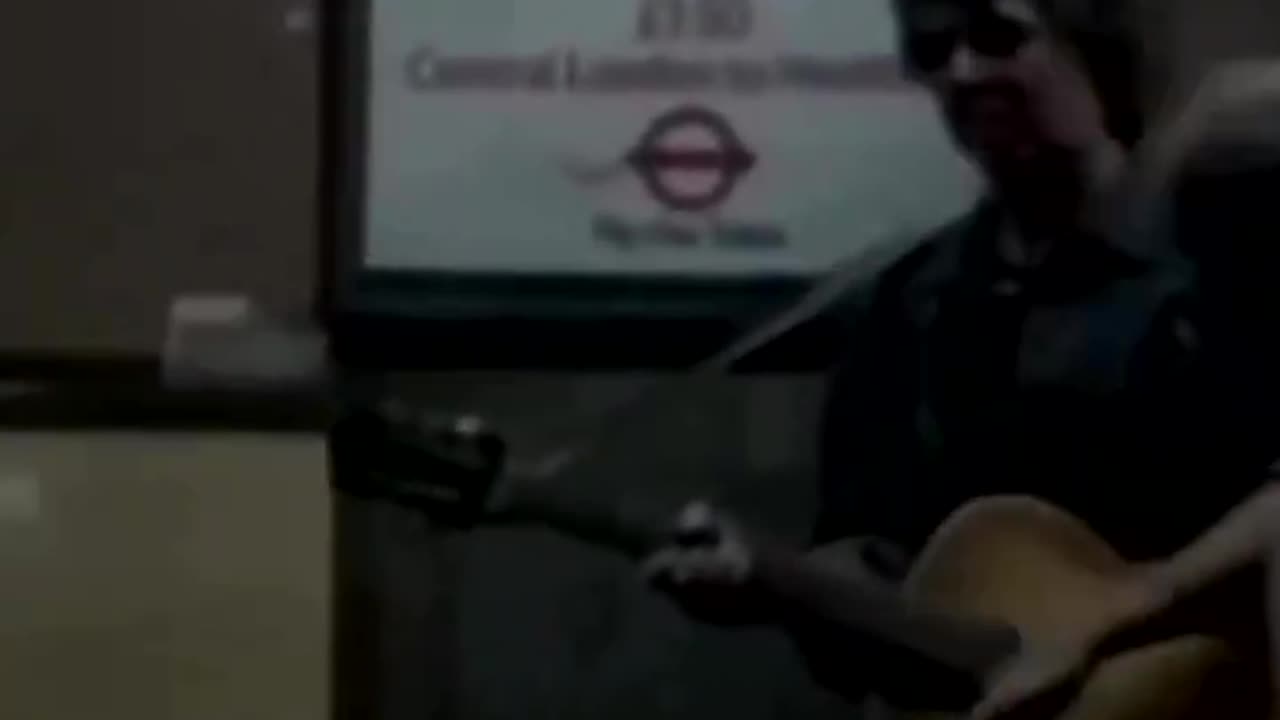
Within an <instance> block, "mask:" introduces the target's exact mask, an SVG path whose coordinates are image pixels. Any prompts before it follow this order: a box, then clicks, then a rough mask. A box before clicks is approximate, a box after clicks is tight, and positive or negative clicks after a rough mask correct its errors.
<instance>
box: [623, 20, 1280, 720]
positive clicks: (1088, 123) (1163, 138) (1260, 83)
mask: <svg viewBox="0 0 1280 720" xmlns="http://www.w3.org/2000/svg"><path fill="white" fill-rule="evenodd" d="M1127 6H1128V3H1124V2H1115V1H1114V0H1113V1H1111V2H1106V1H1099V0H896V1H895V8H896V11H897V17H898V21H899V30H900V39H901V48H902V53H903V60H904V65H905V67H906V68H907V70H908V71H909V72H910V74H911V75H912V77H914V78H915V79H916V80H917V81H919V83H920V84H921V85H922V86H923V87H924V88H926V89H927V90H928V91H929V92H930V93H931V94H932V95H933V96H934V97H935V98H936V100H937V104H938V107H939V109H940V111H941V113H942V115H943V117H944V119H945V121H946V123H947V126H948V128H949V129H950V132H951V134H952V136H953V138H954V140H955V142H956V144H957V146H958V147H959V149H960V150H961V151H962V152H964V153H965V154H966V155H967V156H968V157H970V158H971V159H972V160H973V162H974V163H975V165H976V166H977V167H979V168H980V169H981V170H982V172H983V174H984V176H985V178H986V180H987V187H988V192H987V193H986V196H985V198H984V199H983V200H982V201H981V202H980V203H979V205H978V207H977V208H976V209H975V210H974V211H972V212H971V213H970V214H969V215H967V216H965V217H963V218H961V219H959V220H957V221H956V222H954V223H952V224H951V225H949V226H947V227H945V228H943V229H942V230H940V231H938V232H937V233H935V234H934V235H933V236H932V237H930V238H928V239H927V240H926V241H925V242H924V243H923V244H922V245H921V246H920V247H919V248H918V249H916V250H914V251H912V252H911V253H909V254H908V255H907V256H906V257H904V258H903V259H902V260H900V261H899V262H898V263H896V264H895V265H894V266H892V267H891V268H890V269H889V270H888V271H886V272H884V273H883V274H882V275H881V276H880V277H879V278H878V279H877V281H876V283H875V284H874V286H873V287H871V288H868V289H867V291H866V293H865V297H864V298H863V299H862V302H861V308H860V314H859V316H858V317H856V318H855V319H854V320H853V323H852V327H853V330H852V332H851V333H850V337H849V352H848V354H847V357H846V358H845V359H844V360H843V361H842V362H841V363H840V364H839V365H838V367H837V368H836V369H835V371H834V373H833V375H832V377H831V382H830V387H829V395H828V403H827V410H826V413H825V416H824V422H823V428H822V432H821V435H822V437H821V439H822V448H821V460H822V481H821V482H822V485H821V492H820V508H819V520H818V528H817V537H816V545H818V546H824V545H829V546H832V547H834V546H835V545H838V546H839V547H842V548H849V547H850V543H849V542H848V541H847V539H849V538H857V537H874V538H876V540H874V541H868V542H862V543H858V544H857V545H856V547H857V551H856V553H855V554H850V553H847V552H846V553H844V555H843V557H844V562H845V563H852V565H853V566H855V571H856V572H861V573H865V574H866V575H868V576H874V577H876V578H879V579H882V580H884V581H886V582H890V583H892V582H896V581H898V580H901V578H902V577H903V576H904V574H905V573H906V568H907V567H908V565H909V562H910V560H911V559H913V558H914V557H915V556H916V554H917V553H918V552H919V551H920V549H921V548H922V547H923V546H924V545H925V543H926V541H927V540H928V539H929V538H930V536H931V534H932V532H933V530H934V528H935V527H936V526H938V525H939V524H940V523H941V522H942V521H943V520H944V519H945V518H946V517H947V516H948V515H949V514H950V513H952V512H953V511H954V510H956V509H957V508H958V507H960V506H961V505H963V504H964V503H965V502H966V501H968V500H971V499H974V498H978V497H985V496H997V495H1012V494H1016V495H1034V496H1036V497H1039V498H1044V499H1046V500H1048V501H1050V502H1052V503H1054V504H1055V505H1057V506H1059V507H1062V508H1064V509H1066V510H1067V511H1069V512H1071V513H1073V514H1075V515H1077V516H1079V517H1080V518H1082V519H1083V520H1084V521H1085V522H1086V523H1087V524H1088V525H1089V526H1090V527H1092V528H1093V529H1095V530H1096V531H1098V532H1099V533H1100V534H1101V535H1102V536H1103V537H1104V538H1105V539H1106V540H1107V541H1108V542H1110V543H1111V544H1113V545H1114V546H1115V547H1116V548H1117V549H1118V550H1119V551H1120V552H1121V553H1122V554H1123V555H1124V556H1125V557H1127V558H1128V559H1130V560H1133V561H1135V562H1138V563H1141V564H1139V565H1136V566H1135V570H1134V572H1133V573H1132V577H1131V578H1130V579H1129V581H1128V582H1127V583H1126V587H1127V588H1129V589H1130V592H1127V594H1122V595H1123V597H1126V598H1128V599H1127V600H1125V601H1121V602H1118V603H1116V605H1115V607H1116V609H1115V612H1114V614H1113V615H1114V616H1113V617H1109V618H1107V619H1106V621H1105V622H1101V623H1100V624H1099V627H1098V628H1097V630H1096V631H1095V632H1090V633H1084V634H1081V635H1080V636H1078V637H1075V638H1070V639H1067V640H1065V641H1064V642H1062V643H1061V644H1060V646H1056V647H1046V648H1042V649H1040V651H1036V652H1029V653H1025V654H1024V655H1023V658H1022V659H1021V660H1020V661H1019V662H1018V663H1016V664H1015V665H1014V666H1013V667H1011V668H1009V669H1008V671H1007V672H1005V673H1003V674H1002V677H1001V679H1000V680H999V681H998V682H996V683H995V684H994V686H993V687H991V688H989V691H990V692H989V693H988V695H987V697H986V699H985V700H984V701H983V702H982V703H981V704H980V705H979V706H978V708H977V709H976V710H975V711H974V713H975V715H974V716H975V717H978V718H991V717H1005V716H1012V715H1014V714H1016V713H1018V712H1019V711H1022V710H1026V709H1027V708H1028V707H1031V706H1033V705H1034V702H1035V701H1036V699H1037V698H1038V697H1040V696H1042V695H1043V694H1044V693H1045V692H1046V691H1048V690H1051V689H1054V688H1056V687H1059V686H1061V685H1062V684H1064V683H1067V682H1070V681H1071V679H1072V678H1075V677H1078V676H1079V675H1080V673H1081V672H1082V671H1083V669H1084V668H1086V667H1088V666H1089V665H1090V664H1091V663H1093V662H1094V661H1095V660H1096V659H1097V658H1098V657H1100V656H1101V655H1104V654H1107V653H1110V652H1112V651H1114V650H1115V649H1116V648H1119V647H1124V646H1126V645H1128V644H1132V643H1140V642H1142V640H1141V639H1142V638H1145V637H1151V634H1152V633H1157V634H1158V633H1160V632H1163V630H1162V628H1164V627H1166V626H1171V625H1170V624H1173V625H1176V623H1177V622H1178V621H1179V619H1180V614H1181V613H1182V611H1184V610H1186V609H1188V608H1196V607H1199V603H1200V601H1201V600H1202V599H1204V598H1205V597H1209V596H1212V595H1213V594H1214V593H1216V592H1218V591H1225V590H1224V589H1225V588H1230V587H1232V585H1233V583H1232V582H1231V581H1232V580H1234V579H1235V578H1237V577H1246V576H1247V575H1248V574H1249V573H1247V572H1246V571H1248V570H1250V569H1252V568H1256V567H1258V566H1259V564H1260V561H1261V559H1262V558H1263V556H1264V554H1265V551H1266V549H1267V548H1268V547H1269V546H1270V545H1272V544H1276V543H1275V536H1276V532H1277V531H1275V530H1274V529H1273V526H1277V525H1280V523H1277V522H1273V521H1272V519H1273V518H1280V490H1277V489H1276V487H1275V486H1272V485H1269V484H1267V483H1266V480H1267V478H1268V467H1269V465H1270V463H1271V462H1272V461H1273V460H1274V458H1275V455H1276V453H1277V448H1275V447H1274V446H1273V445H1274V442H1273V437H1272V431H1273V430H1274V429H1275V428H1276V427H1277V425H1280V423H1277V422H1276V418H1274V417H1272V406H1273V405H1274V403H1271V402H1268V401H1269V400H1272V399H1273V398H1272V397H1267V398H1263V400H1262V401H1261V402H1258V401H1257V398H1245V397H1243V394H1244V393H1246V392H1248V389H1249V388H1254V389H1255V390H1260V389H1265V388H1268V387H1269V386H1270V384H1271V383H1269V382H1266V379H1267V378H1264V377H1262V376H1261V375H1259V376H1258V377H1257V378H1256V380H1257V382H1256V383H1251V381H1250V379H1249V378H1247V377H1246V378H1243V379H1242V378H1241V377H1239V376H1236V375H1237V373H1236V371H1235V369H1237V368H1240V367H1244V366H1248V367H1258V368H1262V367H1263V366H1267V365H1269V363H1267V362H1257V359H1256V358H1250V362H1249V363H1246V364H1245V365H1240V364H1237V363H1235V362H1234V361H1233V360H1232V357H1231V356H1230V353H1232V352H1238V351H1239V348H1241V347H1243V346H1244V345H1242V344H1240V343H1238V342H1235V341H1234V340H1233V339H1232V338H1231V337H1229V336H1230V335H1231V334H1232V333H1236V334H1238V332H1236V331H1237V330H1238V326H1237V325H1234V324H1232V323H1230V322H1226V321H1225V320H1224V318H1226V317H1227V316H1228V315H1229V314H1230V313H1231V311H1232V308H1238V307H1240V305H1239V304H1238V303H1237V304H1235V305H1233V303H1232V302H1230V301H1224V302H1217V301H1215V300H1216V298H1217V297H1218V296H1220V295H1224V294H1225V293H1222V292H1220V289H1221V287H1220V286H1214V285H1212V284H1210V283H1208V282H1207V281H1206V280H1205V279H1204V278H1202V277H1200V276H1199V275H1198V274H1197V272H1196V270H1197V268H1196V262H1197V261H1198V257H1196V256H1195V254H1194V253H1193V252H1192V251H1191V250H1188V249H1187V248H1188V245H1194V243H1183V245H1182V247H1177V245H1178V244H1179V243H1178V241H1181V240H1184V239H1185V238H1179V237H1176V236H1177V235H1178V233H1177V232H1175V231H1176V230H1180V228H1176V227H1174V228H1170V225H1169V223H1161V222H1150V220H1151V216H1152V215H1154V213H1149V212H1148V213H1134V212H1132V209H1133V208H1134V207H1136V206H1138V205H1139V203H1138V202H1137V200H1136V198H1137V197H1138V196H1140V195H1141V193H1142V192H1150V191H1152V190H1153V189H1157V190H1158V191H1159V193H1160V194H1162V195H1167V194H1168V190H1169V188H1168V187H1165V186H1163V185H1162V183H1163V182H1164V180H1163V178H1167V177H1170V176H1172V175H1173V174H1174V173H1175V171H1176V170H1179V169H1180V168H1181V165H1180V163H1179V159H1181V158H1183V156H1184V155H1185V153H1186V152H1187V149H1188V148H1189V147H1191V146H1192V145H1195V144H1196V143H1199V142H1201V141H1202V140H1203V139H1204V133H1205V132H1207V131H1206V128H1207V127H1209V126H1211V125H1213V124H1214V123H1216V122H1217V120H1218V119H1219V118H1220V116H1221V115H1222V114H1223V113H1224V112H1235V111H1238V110H1240V109H1242V108H1245V109H1247V108H1250V107H1254V106H1256V105H1257V104H1258V103H1259V102H1261V101H1262V100H1263V99H1265V98H1269V97H1275V96H1280V82H1278V81H1277V77H1276V75H1277V74H1276V73H1275V72H1274V71H1273V70H1269V69H1268V68H1266V67H1263V66H1254V67H1251V68H1246V69H1245V70H1239V69H1236V70H1232V71H1229V72H1226V73H1222V74H1219V75H1216V76H1214V78H1212V79H1211V82H1209V83H1208V84H1207V85H1206V88H1207V89H1205V90H1204V91H1203V92H1201V93H1200V94H1199V95H1198V96H1197V98H1196V99H1195V100H1194V101H1193V103H1192V104H1191V105H1190V106H1189V108H1188V109H1187V110H1186V111H1185V112H1183V113H1180V114H1179V115H1178V117H1177V118H1176V121H1175V122H1173V123H1170V124H1169V125H1167V126H1165V127H1162V128H1159V129H1153V128H1148V127H1144V124H1143V122H1142V113H1141V112H1139V110H1138V108H1139V107H1140V105H1141V100H1140V99H1139V93H1138V91H1137V86H1138V84H1137V82H1136V78H1137V76H1138V74H1139V71H1140V68H1139V59H1140V58H1139V55H1140V53H1139V49H1140V46H1139V44H1138V43H1137V41H1136V37H1137V36H1136V26H1135V22H1134V19H1133V18H1132V17H1129V16H1127V14H1126V10H1127ZM1140 138H1141V139H1142V142H1139V140H1140ZM1228 240H1229V238H1201V239H1200V240H1199V241H1198V242H1200V243H1212V242H1217V243H1226V242H1228ZM1184 251H1185V252H1184ZM1220 285H1221V284H1220ZM1228 327H1230V328H1233V329H1232V330H1231V331H1228V330H1226V329H1225V328H1228ZM1256 329H1257V328H1252V330H1256ZM1248 346H1249V347H1252V348H1259V347H1262V348H1265V347H1269V344H1268V343H1265V342H1262V343H1257V344H1252V345H1248ZM1224 357H1225V359H1224ZM1272 382H1274V381H1272ZM1268 395H1269V393H1268ZM1224 518H1225V519H1224ZM677 526H678V532H677V537H679V538H682V540H681V541H680V542H678V543H676V544H673V545H672V546H670V547H667V548H665V549H662V550H660V551H659V552H657V553H656V554H655V555H653V556H652V557H651V558H650V559H649V560H648V561H647V562H646V564H645V567H646V570H647V572H648V573H649V575H650V576H651V577H652V578H653V580H654V582H655V584H657V585H658V586H659V587H661V588H663V589H664V590H666V591H668V592H670V593H671V594H672V595H673V596H674V597H675V598H676V599H677V600H678V601H679V602H680V603H681V604H682V605H683V606H685V607H686V608H687V609H688V610H689V611H690V612H691V613H692V614H694V615H695V616H696V617H700V618H702V619H706V620H709V621H713V622H721V623H738V622H751V621H757V620H772V621H783V622H784V624H790V625H791V626H792V629H793V630H794V635H795V637H796V639H797V640H798V642H799V645H800V647H801V649H802V650H803V651H804V653H805V655H806V656H807V657H808V659H809V660H810V661H811V662H812V666H813V669H814V671H815V673H816V674H817V675H818V677H819V678H827V679H830V680H831V682H832V684H837V685H839V686H840V687H839V689H840V690H841V691H843V692H844V693H846V694H851V695H854V696H860V695H862V694H863V693H864V692H865V691H868V690H871V689H874V690H876V691H877V692H879V693H881V694H884V695H887V696H889V697H890V698H891V700H893V701H894V703H895V704H904V703H908V702H909V701H910V698H909V697H908V696H909V695H910V694H911V692H910V689H909V688H903V687H901V683H900V682H897V681H895V675H897V676H900V675H901V674H902V670H901V668H900V667H899V666H897V665H896V664H895V663H892V662H887V661H886V660H885V655H884V653H885V652H887V650H886V649H885V648H884V647H879V646H877V645H876V644H874V643H872V642H870V641H863V640H859V639H856V638H855V639H850V638H847V637H843V636H841V637H839V639H838V640H836V639H834V637H835V636H833V635H832V634H831V633H830V632H827V631H824V630H822V629H821V628H818V629H817V631H816V632H815V628H812V627H806V623H805V622H804V620H803V619H802V618H801V619H794V618H792V619H788V618H779V617H777V616H776V612H775V610H774V608H773V607H771V603H770V598H769V597H767V593H761V592H756V591H755V589H754V587H753V583H752V572H753V563H754V562H755V558H754V557H753V553H752V547H751V544H750V543H749V542H748V541H747V540H746V539H745V538H744V537H743V536H742V534H741V533H740V532H739V531H738V530H737V528H736V526H735V524H734V523H733V522H732V520H731V519H729V518H727V517H724V516H722V515H720V514H719V513H717V512H716V511H714V510H713V509H711V508H709V507H707V506H705V505H702V504H694V505H691V506H689V507H688V508H686V510H685V511H684V512H683V513H682V514H681V516H680V518H679V521H678V523H677ZM833 543H834V544H835V545H831V544H833ZM814 552H815V553H817V554H820V555H821V554H823V553H824V550H822V549H821V548H820V549H819V550H816V551H814ZM826 554H828V555H829V554H831V553H830V552H829V551H826ZM790 620H794V622H789V621H790ZM1254 630H1255V631H1256V630H1257V628H1256V626H1254ZM1258 634H1259V635H1261V633H1260V632H1259V633H1258ZM851 679H852V682H851ZM859 679H861V680H862V683H861V684H859V683H858V682H857V681H858V680H859Z"/></svg>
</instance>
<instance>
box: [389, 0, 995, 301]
mask: <svg viewBox="0 0 1280 720" xmlns="http://www.w3.org/2000/svg"><path fill="white" fill-rule="evenodd" d="M888 2H889V0H371V3H372V17H371V30H370V32H371V36H370V40H371V43H370V53H371V57H370V66H369V73H370V75H369V78H368V81H369V107H368V113H369V116H368V118H369V122H368V126H369V143H368V159H367V163H368V165H367V168H366V198H365V203H366V204H365V228H364V229H365V245H364V249H365V261H366V265H367V266H368V267H370V268H373V269H391V270H421V271H462V272H486V273H487V272H504V273H505V272H514V273H535V274H536V273H565V272H567V273H575V274H576V273H583V274H619V273H623V274H637V273H638V274H652V273H680V274H690V275H702V276H706V275H716V276H724V275H750V274H759V273H767V274H804V275H808V274H812V273H815V272H820V271H822V270H823V269H825V268H827V267H829V266H830V265H831V264H832V263H833V262H836V261H837V260H840V259H842V258H845V257H848V256H850V255H852V254H855V253H857V252H858V251H859V250H861V249H864V248H866V247H869V246H870V245H872V244H874V243H878V242H894V241H896V242H903V241H905V240H907V239H909V238H911V237H912V236H917V235H919V234H921V233H923V232H925V231H926V230H928V229H929V228H931V227H933V226H935V225H937V224H939V223H940V222H942V221H945V220H946V219H947V218H949V217H951V216H953V215H955V214H956V213H958V212H960V211H962V210H963V209H964V208H965V207H966V206H967V205H968V204H969V203H970V202H971V199H972V197H973V194H974V188H975V180H974V177H973V174H972V172H971V171H970V170H969V168H968V166H967V165H966V164H965V163H964V162H963V161H962V160H961V159H960V158H959V157H958V156H957V155H956V154H955V152H954V151H953V150H952V148H951V146H950V144H949V142H948V141H947V139H946V138H945V135H944V132H943V130H942V128H941V125H940V123H939V120H938V118H937V115H936V113H935V111H934V109H933V107H932V103H931V101H930V100H929V98H928V97H927V96H925V95H924V94H922V93H921V92H919V91H918V90H916V89H915V88H913V87H912V86H910V85H909V84H908V83H907V82H906V81H905V80H904V79H903V78H902V77H901V74H900V72H899V67H898V63H897V61H896V59H895V57H894V54H893V45H894V43H893V29H892V25H891V16H890V12H889V9H888V5H887V4H888Z"/></svg>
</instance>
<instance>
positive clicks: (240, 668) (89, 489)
mask: <svg viewBox="0 0 1280 720" xmlns="http://www.w3.org/2000/svg"><path fill="white" fill-rule="evenodd" d="M328 518H329V510H328V491H327V479H326V475H325V463H324V454H323V444H322V442H321V441H320V440H319V439H310V438H303V437H293V438H287V437H286V438H276V437H272V438H268V437H255V436H247V435H246V436H214V435H210V436H203V437H202V436H195V435H191V436H184V435H175V436H143V435H125V434H121V435H108V434H102V433H95V434H84V435H74V434H68V435H59V436H52V435H19V434H5V435H0V717H6V718H31V719H32V720H35V719H36V718H39V719H40V720H63V719H66V720H80V719H82V718H89V717H101V718H131V719H132V720H169V719H173V720H178V719H181V720H205V719H207V720H226V719H228V718H237V719H246V720H248V719H253V718H262V719H263V720H268V719H270V720H291V719H296V720H316V719H318V718H324V717H326V716H327V662H328V661H327V647H328V617H329V599H328V595H329V588H328V569H327V567H328V566H327V562H328V548H329V544H328V536H329V529H328Z"/></svg>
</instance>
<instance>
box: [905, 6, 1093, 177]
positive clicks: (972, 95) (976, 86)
mask: <svg viewBox="0 0 1280 720" xmlns="http://www.w3.org/2000/svg"><path fill="white" fill-rule="evenodd" d="M902 23H903V26H902V32H903V48H904V52H905V54H906V58H905V60H906V64H907V66H908V68H909V69H910V71H911V73H912V74H913V76H914V77H915V78H916V79H917V80H918V81H919V82H920V83H921V84H923V85H924V86H925V87H926V88H928V89H929V90H930V91H931V92H932V93H933V94H934V96H935V97H936V98H937V100H938V103H939V106H940V107H941V109H942V111H943V114H944V116H945V118H946V121H947V124H948V126H949V128H950V130H951V133H952V135H953V136H954V138H955V139H956V141H957V142H958V143H959V144H960V146H961V147H962V148H963V149H964V150H965V151H966V152H968V153H969V154H970V155H972V156H973V158H974V159H975V160H976V161H978V163H979V164H980V165H982V167H983V168H984V169H986V170H987V172H988V173H993V174H997V175H999V174H1010V175H1024V174H1025V173H1026V172H1027V171H1028V170H1031V169H1033V168H1034V167H1035V166H1036V165H1037V164H1038V163H1039V162H1040V161H1042V160H1043V159H1044V158H1046V157H1052V156H1057V155H1059V154H1060V151H1062V150H1082V149H1087V148H1089V147H1090V146H1092V145H1094V144H1095V143H1097V142H1098V141H1099V140H1101V139H1105V137H1106V131H1105V122H1104V120H1103V112H1102V107H1101V103H1100V102H1099V100H1098V98H1097V95H1096V93H1095V92H1094V91H1093V89H1092V86H1091V85H1090V83H1089V81H1088V80H1087V78H1086V76H1085V73H1084V72H1083V70H1082V68H1081V67H1080V65H1079V63H1078V62H1077V61H1076V60H1075V58H1074V57H1073V55H1072V54H1071V53H1070V51H1068V50H1066V49H1065V48H1064V47H1063V46H1061V45H1060V44H1059V43H1058V42H1057V41H1056V40H1055V38H1054V37H1052V35H1051V34H1050V32H1049V30H1048V29H1047V28H1046V26H1045V24H1044V23H1043V22H1042V21H1041V18H1040V17H1039V15H1038V13H1037V12H1036V11H1035V9H1034V8H1033V7H1032V6H1031V5H1030V3H1029V0H985V1H983V0H905V5H904V7H903V12H902Z"/></svg>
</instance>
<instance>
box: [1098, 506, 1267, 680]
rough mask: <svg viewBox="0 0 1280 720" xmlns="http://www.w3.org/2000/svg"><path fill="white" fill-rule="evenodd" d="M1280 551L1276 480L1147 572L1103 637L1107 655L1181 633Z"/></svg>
mask: <svg viewBox="0 0 1280 720" xmlns="http://www.w3.org/2000/svg"><path fill="white" fill-rule="evenodd" d="M1276 547H1280V483H1275V482H1271V483H1268V484H1267V485H1266V486H1265V487H1263V488H1262V489H1261V490H1259V491H1258V492H1257V493H1255V494H1254V495H1252V496H1250V497H1249V498H1248V499H1246V500H1245V501H1244V502H1243V503H1241V504H1240V505H1238V506H1237V507H1236V508H1235V509H1234V510H1232V511H1231V512H1230V513H1228V514H1227V516H1226V517H1224V518H1223V519H1222V520H1221V521H1220V522H1218V524H1216V525H1215V526H1214V527H1212V528H1211V529H1210V530H1209V531H1208V532H1206V533H1204V534H1203V535H1201V536H1200V538H1199V539H1197V540H1196V541H1195V542H1193V543H1192V544H1191V545H1189V546H1188V547H1186V548H1185V549H1183V550H1182V551H1180V552H1178V553H1176V554H1174V555H1173V556H1172V557H1170V558H1168V559H1167V560H1164V561H1161V562H1157V563H1154V564H1152V565H1149V566H1147V567H1145V568H1143V570H1142V572H1141V573H1140V574H1139V577H1138V582H1137V583H1136V584H1135V586H1134V588H1135V591H1136V593H1135V594H1134V595H1133V604H1132V606H1131V607H1128V608H1124V609H1123V611H1122V614H1121V616H1120V618H1119V621H1118V622H1117V623H1116V624H1115V625H1114V626H1113V627H1112V628H1111V629H1110V631H1109V632H1108V633H1107V634H1106V635H1104V637H1103V638H1101V641H1100V642H1099V644H1098V646H1097V648H1096V650H1095V655H1096V656H1098V657H1105V656H1107V655H1111V654H1114V653H1116V652H1119V651H1123V650H1125V649H1128V648H1133V647H1138V646H1141V645H1145V644H1148V643H1150V642H1153V641H1157V640H1160V639H1163V638H1165V637H1168V636H1169V635H1170V634H1173V633H1177V632H1178V631H1179V630H1181V629H1182V628H1184V627H1188V623H1195V622H1196V618H1198V617H1199V614H1200V613H1201V612H1203V611H1205V609H1206V608H1208V609H1209V610H1210V611H1212V610H1213V609H1215V608H1216V603H1215V602H1214V600H1215V596H1217V595H1219V594H1220V593H1222V592H1229V591H1230V589H1231V588H1232V586H1233V584H1234V583H1233V581H1235V580H1237V579H1239V578H1241V577H1242V576H1243V575H1245V574H1247V573H1250V572H1254V571H1257V570H1260V569H1262V567H1263V564H1264V562H1265V561H1266V560H1267V559H1268V556H1269V555H1270V554H1271V552H1272V550H1273V549H1274V548H1276Z"/></svg>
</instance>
